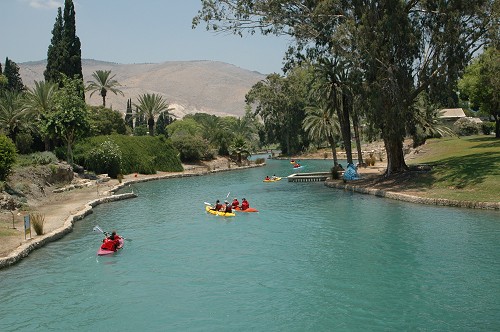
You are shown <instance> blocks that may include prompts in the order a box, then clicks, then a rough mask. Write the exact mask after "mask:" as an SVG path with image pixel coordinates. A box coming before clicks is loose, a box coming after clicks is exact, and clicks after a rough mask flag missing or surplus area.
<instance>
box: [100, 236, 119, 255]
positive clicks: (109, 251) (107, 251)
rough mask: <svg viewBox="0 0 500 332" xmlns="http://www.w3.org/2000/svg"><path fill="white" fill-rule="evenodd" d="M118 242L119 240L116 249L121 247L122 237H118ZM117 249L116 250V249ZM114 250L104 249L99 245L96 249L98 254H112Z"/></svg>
mask: <svg viewBox="0 0 500 332" xmlns="http://www.w3.org/2000/svg"><path fill="white" fill-rule="evenodd" d="M118 242H120V244H119V245H118V249H121V248H123V238H120V239H119V240H118ZM117 251H118V250H117ZM115 252H116V251H113V250H106V249H101V247H99V250H97V255H99V256H105V255H111V254H114V253H115Z"/></svg>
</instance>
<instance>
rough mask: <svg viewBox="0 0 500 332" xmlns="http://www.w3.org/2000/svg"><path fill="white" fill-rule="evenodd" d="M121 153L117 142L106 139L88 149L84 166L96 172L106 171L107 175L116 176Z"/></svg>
mask: <svg viewBox="0 0 500 332" xmlns="http://www.w3.org/2000/svg"><path fill="white" fill-rule="evenodd" d="M121 164H122V153H121V151H120V148H119V147H118V145H117V144H115V143H114V142H112V141H109V140H106V141H104V142H102V143H101V144H100V145H99V146H98V147H96V148H94V149H92V150H90V152H89V154H88V156H87V158H86V160H85V167H86V168H87V169H88V170H91V171H94V172H95V173H97V174H103V173H107V174H108V176H109V177H111V178H116V177H117V176H118V174H121Z"/></svg>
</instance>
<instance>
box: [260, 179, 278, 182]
mask: <svg viewBox="0 0 500 332" xmlns="http://www.w3.org/2000/svg"><path fill="white" fill-rule="evenodd" d="M279 180H281V178H274V179H269V180H262V181H264V182H276V181H279Z"/></svg>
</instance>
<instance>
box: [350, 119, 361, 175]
mask: <svg viewBox="0 0 500 332" xmlns="http://www.w3.org/2000/svg"><path fill="white" fill-rule="evenodd" d="M352 127H353V128H354V136H356V149H357V151H358V163H359V164H360V165H363V152H362V151H361V138H360V136H359V118H358V114H357V112H354V114H353V116H352Z"/></svg>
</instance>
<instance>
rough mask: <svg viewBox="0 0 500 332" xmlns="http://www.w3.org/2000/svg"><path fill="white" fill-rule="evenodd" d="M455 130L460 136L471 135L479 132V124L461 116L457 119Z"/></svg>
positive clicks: (454, 125)
mask: <svg viewBox="0 0 500 332" xmlns="http://www.w3.org/2000/svg"><path fill="white" fill-rule="evenodd" d="M453 130H454V131H455V133H456V134H457V135H459V136H471V135H477V134H478V133H479V126H478V124H477V123H475V122H473V121H471V120H469V119H467V118H461V119H458V120H457V121H455V123H454V124H453Z"/></svg>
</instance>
